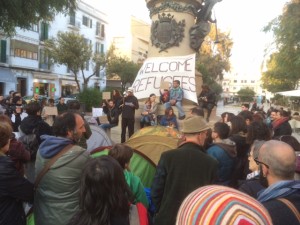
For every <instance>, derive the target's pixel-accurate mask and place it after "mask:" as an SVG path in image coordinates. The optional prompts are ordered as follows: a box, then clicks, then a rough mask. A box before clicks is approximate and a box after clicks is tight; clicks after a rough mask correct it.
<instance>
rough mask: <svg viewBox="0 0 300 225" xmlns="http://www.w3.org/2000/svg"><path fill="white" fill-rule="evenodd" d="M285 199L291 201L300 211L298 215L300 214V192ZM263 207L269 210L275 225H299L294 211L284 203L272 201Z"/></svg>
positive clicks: (264, 203)
mask: <svg viewBox="0 0 300 225" xmlns="http://www.w3.org/2000/svg"><path fill="white" fill-rule="evenodd" d="M284 198H285V199H287V200H289V201H290V202H291V203H292V204H293V205H294V207H295V208H296V210H298V214H299V212H300V191H298V192H296V193H294V194H291V195H289V196H287V197H284ZM262 204H263V206H264V207H265V208H266V209H267V210H268V212H269V214H270V216H271V218H272V221H273V225H282V224H288V225H299V220H297V219H296V217H295V215H294V214H293V213H292V211H291V210H290V209H289V208H288V207H287V206H286V204H284V203H283V202H281V201H279V200H278V199H272V200H269V201H267V202H263V203H262Z"/></svg>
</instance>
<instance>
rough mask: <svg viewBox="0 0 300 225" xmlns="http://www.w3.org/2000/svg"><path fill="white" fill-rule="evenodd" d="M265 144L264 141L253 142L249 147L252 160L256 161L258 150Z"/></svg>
mask: <svg viewBox="0 0 300 225" xmlns="http://www.w3.org/2000/svg"><path fill="white" fill-rule="evenodd" d="M264 143H266V141H264V140H255V141H254V142H253V144H252V146H251V149H253V150H252V152H253V153H252V157H253V159H257V158H258V155H259V150H260V148H261V146H262V145H263V144H264Z"/></svg>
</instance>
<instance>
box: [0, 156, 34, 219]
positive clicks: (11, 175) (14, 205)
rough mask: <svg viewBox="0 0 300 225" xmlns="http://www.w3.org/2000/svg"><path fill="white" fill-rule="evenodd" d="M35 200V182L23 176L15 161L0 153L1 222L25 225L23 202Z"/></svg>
mask: <svg viewBox="0 0 300 225" xmlns="http://www.w3.org/2000/svg"><path fill="white" fill-rule="evenodd" d="M32 201H33V184H32V183H30V182H29V181H28V180H27V179H25V178H24V177H22V176H21V175H20V174H19V172H18V171H17V170H16V168H15V166H14V162H13V161H12V160H11V159H10V158H9V157H8V156H4V155H0V224H1V225H2V224H3V225H4V224H7V225H8V224H9V225H25V224H26V217H25V213H24V209H23V202H32Z"/></svg>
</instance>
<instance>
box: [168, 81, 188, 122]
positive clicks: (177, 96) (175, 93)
mask: <svg viewBox="0 0 300 225" xmlns="http://www.w3.org/2000/svg"><path fill="white" fill-rule="evenodd" d="M182 100H183V90H182V88H181V87H180V81H179V80H174V81H173V87H172V88H171V89H170V100H169V102H166V103H165V104H164V105H165V108H166V109H167V108H170V107H171V106H176V107H177V109H178V114H179V115H178V119H180V120H183V119H184V118H185V113H184V111H183V108H182Z"/></svg>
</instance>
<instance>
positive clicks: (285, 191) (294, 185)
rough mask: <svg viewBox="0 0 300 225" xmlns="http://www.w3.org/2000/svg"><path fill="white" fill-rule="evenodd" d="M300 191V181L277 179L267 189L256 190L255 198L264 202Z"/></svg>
mask: <svg viewBox="0 0 300 225" xmlns="http://www.w3.org/2000/svg"><path fill="white" fill-rule="evenodd" d="M298 191H300V181H298V180H284V181H279V182H277V183H275V184H273V185H271V186H269V187H268V188H267V189H264V190H262V191H260V192H258V198H257V200H258V201H259V202H266V201H268V200H271V199H275V198H283V197H286V196H289V195H291V194H294V193H296V192H298Z"/></svg>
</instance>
